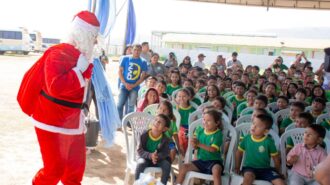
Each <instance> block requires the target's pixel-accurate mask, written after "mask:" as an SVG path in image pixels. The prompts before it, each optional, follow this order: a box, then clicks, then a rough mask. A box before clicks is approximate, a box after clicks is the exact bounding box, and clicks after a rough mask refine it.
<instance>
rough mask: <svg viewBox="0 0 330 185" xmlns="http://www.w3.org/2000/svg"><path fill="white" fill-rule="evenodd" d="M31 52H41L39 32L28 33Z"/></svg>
mask: <svg viewBox="0 0 330 185" xmlns="http://www.w3.org/2000/svg"><path fill="white" fill-rule="evenodd" d="M30 38H31V45H32V51H34V52H41V51H42V37H41V33H40V32H39V31H33V32H32V33H30Z"/></svg>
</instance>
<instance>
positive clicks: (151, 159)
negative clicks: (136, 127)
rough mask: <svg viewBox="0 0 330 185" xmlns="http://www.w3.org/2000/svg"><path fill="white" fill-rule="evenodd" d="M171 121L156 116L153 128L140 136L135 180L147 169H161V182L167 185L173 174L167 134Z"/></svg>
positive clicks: (164, 117) (162, 116)
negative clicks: (171, 173)
mask: <svg viewBox="0 0 330 185" xmlns="http://www.w3.org/2000/svg"><path fill="white" fill-rule="evenodd" d="M170 122H171V121H170V119H169V118H168V117H167V116H166V115H164V114H159V115H157V116H156V118H155V120H154V122H153V123H152V127H151V129H150V130H147V131H146V132H144V133H143V134H142V135H141V136H140V142H139V145H138V149H137V154H138V160H137V166H136V170H135V180H137V179H139V177H140V174H141V173H143V172H144V170H145V169H146V168H147V167H160V168H161V169H162V177H161V182H162V183H163V184H165V185H166V183H167V180H168V177H169V175H170V172H171V161H170V160H171V159H170V157H169V147H168V144H169V138H168V137H167V136H165V134H164V133H165V132H166V131H167V130H168V128H169V127H170Z"/></svg>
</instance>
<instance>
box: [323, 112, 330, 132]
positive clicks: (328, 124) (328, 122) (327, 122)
mask: <svg viewBox="0 0 330 185" xmlns="http://www.w3.org/2000/svg"><path fill="white" fill-rule="evenodd" d="M328 115H329V116H328V118H326V119H325V120H324V121H322V122H321V125H322V126H323V127H324V128H325V129H326V130H327V131H330V111H329V112H328Z"/></svg>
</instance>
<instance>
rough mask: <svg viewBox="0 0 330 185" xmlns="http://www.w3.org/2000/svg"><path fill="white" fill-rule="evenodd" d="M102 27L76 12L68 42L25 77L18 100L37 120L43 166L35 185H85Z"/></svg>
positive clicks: (90, 16) (88, 15)
mask: <svg viewBox="0 0 330 185" xmlns="http://www.w3.org/2000/svg"><path fill="white" fill-rule="evenodd" d="M99 27H100V24H99V21H98V20H97V18H96V16H95V15H94V14H93V13H91V12H88V11H82V12H80V13H78V14H77V15H76V16H75V18H74V20H73V21H72V29H71V32H70V34H69V39H68V41H67V43H63V44H59V45H56V46H53V47H51V48H49V49H48V50H47V51H46V52H45V53H44V55H43V56H42V57H41V58H40V59H39V60H38V61H37V62H36V63H35V64H34V65H33V66H32V68H31V69H30V70H29V71H28V72H27V73H26V74H25V76H24V78H23V81H22V84H21V87H20V90H19V93H18V96H17V99H18V102H19V104H20V106H21V108H22V110H23V111H24V112H25V113H26V114H28V115H29V116H31V118H32V120H33V124H34V126H35V131H36V134H37V138H38V142H39V145H40V151H41V155H42V160H43V165H44V167H43V168H42V169H40V170H39V171H38V172H37V174H36V175H35V177H34V178H33V184H34V185H55V184H57V183H58V182H59V181H61V182H62V183H63V184H64V185H78V184H81V181H82V177H83V173H84V170H85V159H86V154H85V137H84V131H85V130H84V128H85V127H84V118H85V115H84V113H83V108H84V101H85V100H84V99H85V98H84V97H85V96H86V95H85V94H86V92H85V88H86V81H87V80H88V79H90V77H91V74H92V68H93V65H92V64H91V61H92V53H93V47H94V45H95V44H96V42H97V41H96V39H97V35H98V32H99Z"/></svg>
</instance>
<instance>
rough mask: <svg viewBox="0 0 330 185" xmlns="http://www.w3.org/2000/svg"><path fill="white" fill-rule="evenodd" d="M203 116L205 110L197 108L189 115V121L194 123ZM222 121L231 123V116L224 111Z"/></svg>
mask: <svg viewBox="0 0 330 185" xmlns="http://www.w3.org/2000/svg"><path fill="white" fill-rule="evenodd" d="M201 118H203V110H196V111H194V112H193V113H191V114H190V115H189V119H188V123H192V122H194V121H196V120H198V119H201ZM222 121H224V122H227V123H230V120H229V117H228V116H227V115H226V114H225V113H222Z"/></svg>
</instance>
